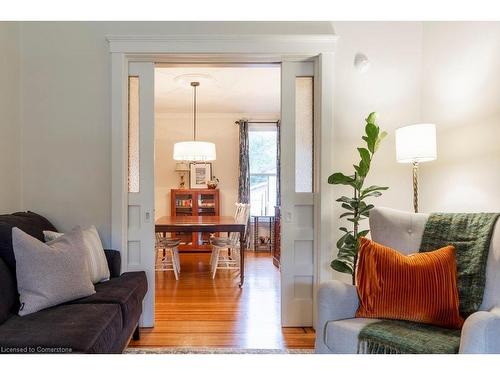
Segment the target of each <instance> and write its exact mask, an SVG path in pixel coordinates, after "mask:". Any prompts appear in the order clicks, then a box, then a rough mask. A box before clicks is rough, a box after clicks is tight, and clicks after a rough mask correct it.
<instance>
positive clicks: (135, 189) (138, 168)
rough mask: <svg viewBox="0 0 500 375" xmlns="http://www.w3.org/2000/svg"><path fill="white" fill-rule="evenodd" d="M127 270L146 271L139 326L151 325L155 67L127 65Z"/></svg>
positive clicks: (153, 255)
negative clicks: (145, 285)
mask: <svg viewBox="0 0 500 375" xmlns="http://www.w3.org/2000/svg"><path fill="white" fill-rule="evenodd" d="M127 216H128V231H127V233H128V234H127V236H128V237H127V256H126V258H125V259H126V265H125V266H124V267H123V268H124V269H125V270H127V271H145V272H146V275H147V278H148V292H147V294H146V297H145V298H144V301H143V314H142V317H141V321H140V325H141V326H142V327H152V326H153V325H154V291H155V275H154V259H155V254H154V251H155V250H154V65H153V63H151V62H131V63H129V77H128V210H127Z"/></svg>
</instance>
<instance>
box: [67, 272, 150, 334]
mask: <svg viewBox="0 0 500 375" xmlns="http://www.w3.org/2000/svg"><path fill="white" fill-rule="evenodd" d="M147 290H148V283H147V279H146V274H145V273H144V272H142V271H141V272H125V273H123V274H122V275H121V276H120V277H118V278H112V279H110V280H108V281H104V282H101V283H98V284H95V291H96V292H95V294H93V295H91V296H89V297H85V298H82V299H78V300H75V301H71V302H68V304H72V305H74V304H89V303H90V304H97V303H99V304H100V303H104V304H106V303H116V304H117V305H119V306H120V308H121V313H122V319H123V323H122V325H123V328H124V329H125V330H129V329H132V330H133V329H134V328H135V326H136V325H137V321H138V319H139V317H140V315H141V313H142V300H143V299H144V296H145V295H146V292H147Z"/></svg>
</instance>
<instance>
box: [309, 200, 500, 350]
mask: <svg viewBox="0 0 500 375" xmlns="http://www.w3.org/2000/svg"><path fill="white" fill-rule="evenodd" d="M427 218H428V215H427V214H415V213H409V212H403V211H397V210H393V209H390V208H374V209H373V210H372V211H370V230H371V237H372V239H373V240H374V241H376V242H379V243H381V244H383V245H386V246H390V247H392V248H395V249H398V250H400V251H401V252H403V253H404V254H410V253H414V252H416V251H418V249H419V247H420V241H421V239H422V234H423V232H424V227H425V223H426V221H427ZM317 301H318V308H317V312H318V319H317V329H316V349H315V350H316V353H339V354H340V353H356V352H357V349H358V334H359V331H360V330H361V329H362V328H363V327H364V326H365V325H367V324H369V323H372V322H376V321H378V320H377V319H366V318H355V317H354V316H355V313H356V310H357V308H358V295H357V292H356V288H355V287H354V286H353V285H349V284H346V283H343V282H340V281H336V280H332V281H328V282H326V283H323V284H322V285H321V286H320V288H319V291H318V298H317ZM460 353H500V220H499V221H498V222H497V224H496V226H495V229H494V232H493V238H492V241H491V246H490V252H489V255H488V262H487V267H486V287H485V290H484V296H483V302H482V304H481V307H480V311H478V312H476V313H474V314H472V315H471V316H469V317H468V318H467V319H466V321H465V324H464V326H463V328H462V335H461V339H460Z"/></svg>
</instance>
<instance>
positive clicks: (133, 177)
mask: <svg viewBox="0 0 500 375" xmlns="http://www.w3.org/2000/svg"><path fill="white" fill-rule="evenodd" d="M139 180H140V178H139V77H128V192H129V193H138V192H139V187H140V183H139Z"/></svg>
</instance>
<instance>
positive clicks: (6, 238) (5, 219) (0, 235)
mask: <svg viewBox="0 0 500 375" xmlns="http://www.w3.org/2000/svg"><path fill="white" fill-rule="evenodd" d="M14 227H17V228H19V229H21V230H22V231H23V232H25V233H28V234H29V235H30V236H32V237H35V238H36V239H38V240H40V241H42V242H45V241H44V238H43V231H44V230H51V231H54V232H57V229H56V228H55V227H54V226H53V225H52V224H51V222H50V221H48V220H47V219H46V218H44V217H43V216H40V215H38V214H36V213H34V212H30V211H28V212H15V213H13V214H10V215H0V258H2V259H3V260H4V261H5V263H7V266H8V267H9V268H10V270H11V271H13V274H14V275H15V274H16V259H15V257H14V250H13V249H12V228H14Z"/></svg>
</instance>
